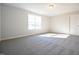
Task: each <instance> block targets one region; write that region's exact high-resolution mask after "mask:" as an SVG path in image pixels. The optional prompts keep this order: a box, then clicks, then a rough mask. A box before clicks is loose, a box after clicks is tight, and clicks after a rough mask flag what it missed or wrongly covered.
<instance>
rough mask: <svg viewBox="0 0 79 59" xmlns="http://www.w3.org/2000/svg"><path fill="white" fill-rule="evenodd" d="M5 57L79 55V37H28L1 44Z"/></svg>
mask: <svg viewBox="0 0 79 59" xmlns="http://www.w3.org/2000/svg"><path fill="white" fill-rule="evenodd" d="M0 45H1V47H0V48H1V49H0V51H1V52H2V53H3V54H5V55H79V36H73V35H71V36H68V37H67V38H61V37H53V36H47V37H45V36H41V35H34V36H27V37H22V38H16V39H11V40H5V41H2V42H1V44H0Z"/></svg>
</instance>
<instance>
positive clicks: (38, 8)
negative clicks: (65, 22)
mask: <svg viewBox="0 0 79 59" xmlns="http://www.w3.org/2000/svg"><path fill="white" fill-rule="evenodd" d="M48 4H49V3H10V4H7V5H11V6H16V7H19V8H22V9H25V10H29V11H32V12H35V13H38V14H41V15H46V16H54V15H58V14H62V13H68V12H72V11H78V10H79V3H56V4H55V5H56V6H55V7H54V8H52V9H50V8H48Z"/></svg>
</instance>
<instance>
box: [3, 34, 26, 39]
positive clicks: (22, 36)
mask: <svg viewBox="0 0 79 59" xmlns="http://www.w3.org/2000/svg"><path fill="white" fill-rule="evenodd" d="M24 36H26V35H18V36H12V37H6V38H2V40H9V39H14V38H20V37H24Z"/></svg>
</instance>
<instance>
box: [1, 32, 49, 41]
mask: <svg viewBox="0 0 79 59" xmlns="http://www.w3.org/2000/svg"><path fill="white" fill-rule="evenodd" d="M45 33H49V32H45ZM45 33H36V34H28V35H19V36H12V37H7V38H2V40H1V41H3V40H10V39H15V38H21V37H25V36H33V35H40V34H45Z"/></svg>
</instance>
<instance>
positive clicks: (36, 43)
mask: <svg viewBox="0 0 79 59" xmlns="http://www.w3.org/2000/svg"><path fill="white" fill-rule="evenodd" d="M0 55H79V3H0Z"/></svg>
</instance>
